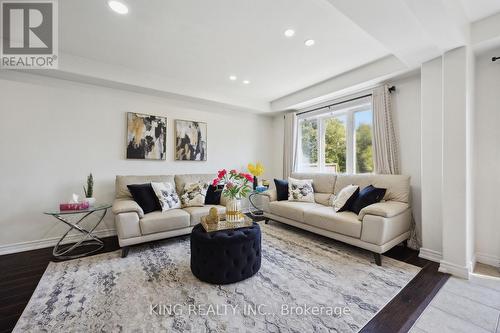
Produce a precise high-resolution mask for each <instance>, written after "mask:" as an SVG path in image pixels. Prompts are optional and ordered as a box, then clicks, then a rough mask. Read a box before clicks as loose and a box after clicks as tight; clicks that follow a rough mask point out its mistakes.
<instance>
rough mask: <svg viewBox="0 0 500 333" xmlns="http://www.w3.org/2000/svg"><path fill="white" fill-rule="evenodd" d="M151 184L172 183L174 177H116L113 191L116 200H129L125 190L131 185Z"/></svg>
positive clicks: (129, 196) (129, 195)
mask: <svg viewBox="0 0 500 333" xmlns="http://www.w3.org/2000/svg"><path fill="white" fill-rule="evenodd" d="M151 182H160V183H164V182H168V183H171V184H173V183H174V176H168V175H156V176H116V180H115V191H116V198H117V199H131V198H132V195H131V194H130V191H129V190H128V188H127V185H131V184H145V183H151Z"/></svg>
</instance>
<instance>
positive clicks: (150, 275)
mask: <svg viewBox="0 0 500 333" xmlns="http://www.w3.org/2000/svg"><path fill="white" fill-rule="evenodd" d="M261 228H262V239H263V240H262V267H261V269H260V271H259V272H258V273H257V274H256V275H254V276H253V277H251V278H249V279H247V280H245V281H242V282H238V283H235V284H230V285H224V286H219V285H210V284H207V283H204V282H201V281H199V280H197V279H196V278H195V277H194V276H193V275H192V273H191V270H190V268H189V261H190V257H189V251H190V249H189V238H188V237H181V238H176V239H171V240H165V241H161V242H156V243H151V244H147V245H144V246H139V247H135V248H132V249H131V251H130V253H129V256H128V257H127V258H124V259H122V258H120V252H119V251H115V252H111V253H106V254H101V255H96V256H93V257H87V258H82V259H76V260H71V261H66V262H59V263H50V265H49V266H48V268H47V271H46V272H45V274H44V275H43V277H42V279H41V281H40V283H39V285H38V287H37V289H36V291H35V292H34V294H33V296H32V298H31V300H30V302H29V304H28V306H27V307H26V309H25V310H24V313H23V315H22V316H21V318H20V320H19V322H18V323H17V326H16V328H15V330H14V331H15V332H40V331H48V332H97V331H99V332H158V331H166V332H189V331H191V332H312V331H315V332H331V331H333V332H356V331H358V330H360V329H361V328H362V327H363V326H364V325H365V324H366V323H367V322H368V321H369V320H370V319H371V318H373V317H374V316H375V314H376V313H377V312H378V311H379V310H380V309H381V308H383V307H384V306H385V304H387V303H388V302H389V301H390V300H391V299H392V298H393V297H394V296H395V295H396V294H397V293H398V292H399V291H400V290H401V289H402V288H403V287H404V286H405V285H406V284H407V283H408V282H409V281H410V280H411V279H412V278H413V277H414V276H415V275H416V274H417V273H418V271H419V270H420V269H419V268H418V267H415V266H412V265H409V264H406V263H403V262H400V261H397V260H393V259H390V258H387V257H384V258H383V266H382V267H379V266H376V265H375V264H374V263H373V258H372V254H371V253H369V252H368V251H364V250H360V249H357V248H354V247H351V246H347V245H344V244H342V243H339V242H336V241H333V240H330V239H327V238H323V237H320V236H316V235H313V234H310V233H307V232H304V231H301V230H298V229H295V228H291V227H288V226H285V225H281V224H277V223H272V224H269V225H264V224H261Z"/></svg>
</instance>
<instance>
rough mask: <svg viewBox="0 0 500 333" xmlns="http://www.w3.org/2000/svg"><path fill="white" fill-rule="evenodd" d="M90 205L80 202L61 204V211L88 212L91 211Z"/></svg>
mask: <svg viewBox="0 0 500 333" xmlns="http://www.w3.org/2000/svg"><path fill="white" fill-rule="evenodd" d="M89 207H90V205H89V203H88V202H86V201H85V202H78V203H62V204H59V210H60V211H61V212H63V211H68V210H86V209H89Z"/></svg>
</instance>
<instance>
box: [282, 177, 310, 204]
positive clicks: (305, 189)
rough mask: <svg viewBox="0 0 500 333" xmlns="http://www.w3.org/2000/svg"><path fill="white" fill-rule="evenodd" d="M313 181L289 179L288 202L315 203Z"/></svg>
mask: <svg viewBox="0 0 500 333" xmlns="http://www.w3.org/2000/svg"><path fill="white" fill-rule="evenodd" d="M312 184H313V180H312V179H294V178H288V201H303V202H314V189H313V186H312Z"/></svg>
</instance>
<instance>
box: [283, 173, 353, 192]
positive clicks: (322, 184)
mask: <svg viewBox="0 0 500 333" xmlns="http://www.w3.org/2000/svg"><path fill="white" fill-rule="evenodd" d="M290 177H292V178H295V179H312V180H313V188H314V192H315V193H333V189H334V187H335V182H336V179H337V175H336V174H334V173H302V172H293V173H292V175H291V176H290ZM347 185H349V184H347Z"/></svg>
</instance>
